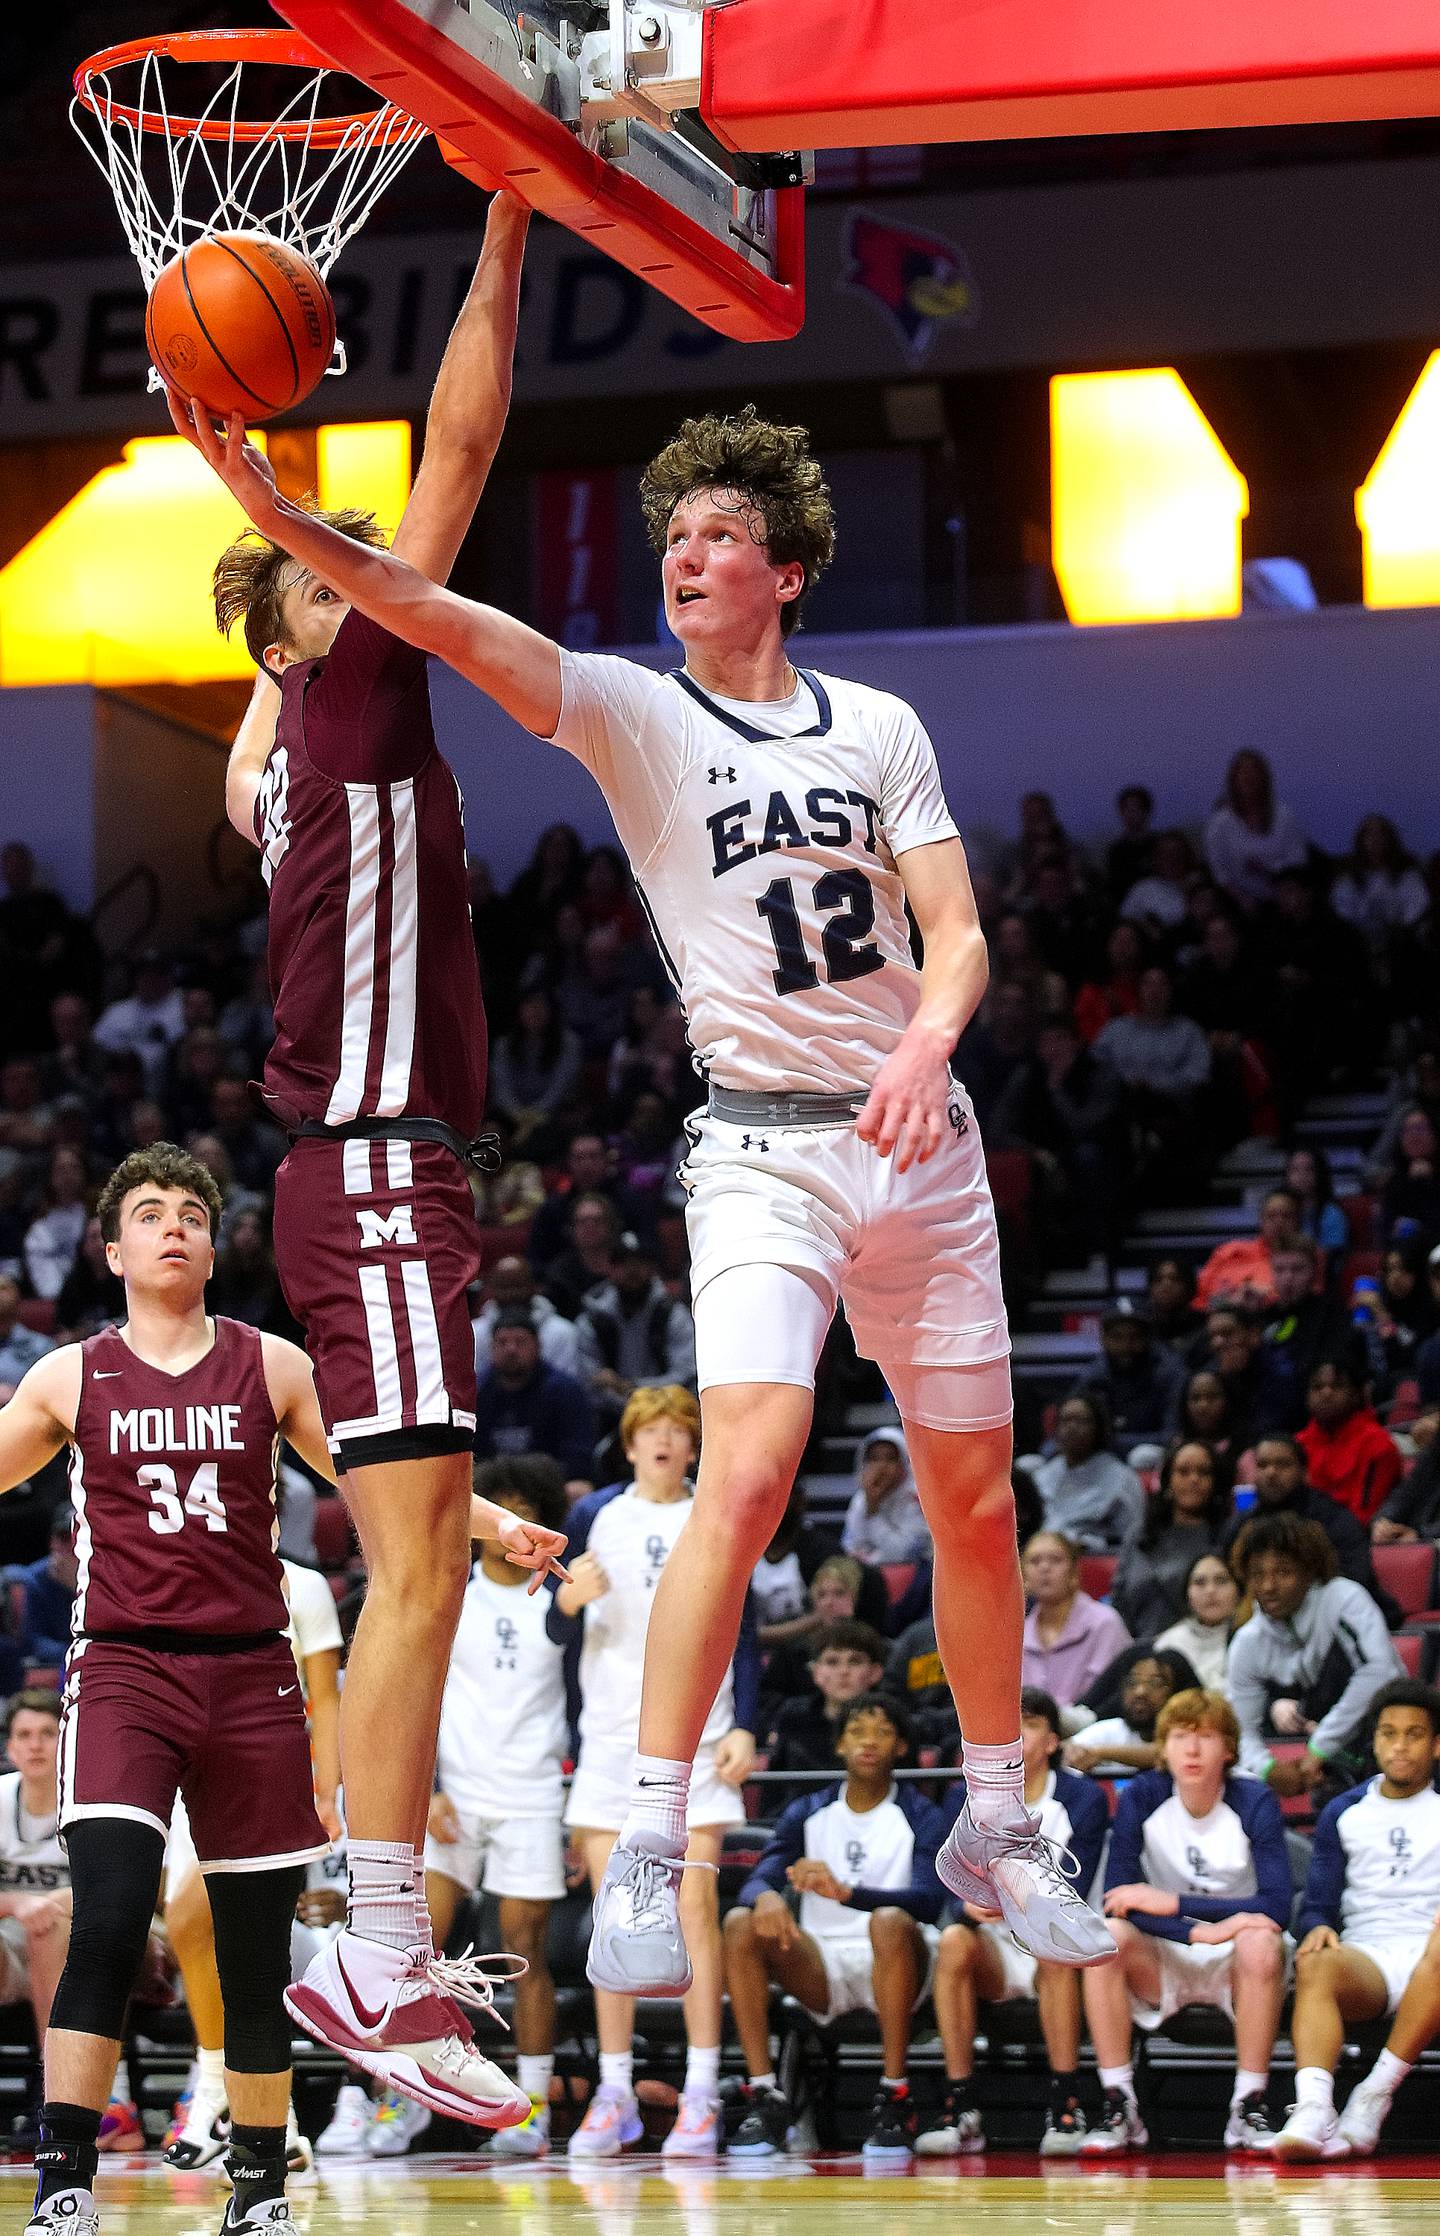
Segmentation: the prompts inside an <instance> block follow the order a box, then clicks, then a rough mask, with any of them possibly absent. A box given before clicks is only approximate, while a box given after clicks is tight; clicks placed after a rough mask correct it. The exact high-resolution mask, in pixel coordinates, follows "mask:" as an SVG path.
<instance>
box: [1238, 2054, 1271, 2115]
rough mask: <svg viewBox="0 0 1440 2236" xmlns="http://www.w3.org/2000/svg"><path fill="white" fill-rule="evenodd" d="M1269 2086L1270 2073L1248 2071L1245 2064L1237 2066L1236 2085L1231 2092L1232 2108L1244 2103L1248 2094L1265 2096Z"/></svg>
mask: <svg viewBox="0 0 1440 2236" xmlns="http://www.w3.org/2000/svg"><path fill="white" fill-rule="evenodd" d="M1269 2086H1270V2076H1269V2074H1268V2073H1248V2072H1247V2071H1246V2070H1245V2067H1244V2066H1243V2065H1241V2066H1237V2067H1236V2069H1235V2086H1234V2088H1233V2089H1232V2090H1231V2092H1230V2105H1231V2109H1232V2110H1233V2109H1234V2107H1235V2106H1236V2105H1237V2104H1243V2103H1244V2101H1245V2099H1246V2097H1247V2096H1263V2095H1264V2094H1265V2091H1266V2089H1267V2088H1268V2087H1269Z"/></svg>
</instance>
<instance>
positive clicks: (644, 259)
mask: <svg viewBox="0 0 1440 2236" xmlns="http://www.w3.org/2000/svg"><path fill="white" fill-rule="evenodd" d="M277 5H278V9H279V13H280V14H281V15H283V16H285V17H286V18H287V19H288V21H289V22H290V23H291V24H293V25H294V27H295V29H296V30H297V31H299V32H300V33H302V35H303V36H304V37H305V38H306V39H307V40H308V41H309V42H310V43H311V44H313V45H314V46H315V47H317V48H319V49H320V51H321V52H322V53H324V54H326V55H327V56H329V57H330V58H331V60H332V61H334V62H335V63H336V64H337V65H338V66H339V67H340V68H341V69H343V70H346V71H348V72H349V73H350V74H351V75H352V76H354V77H356V78H359V79H360V80H361V81H362V82H363V83H365V84H366V85H369V86H373V87H374V89H375V91H376V92H377V93H378V94H379V95H381V97H382V98H383V99H384V100H386V101H387V102H391V103H393V104H394V105H395V107H397V108H398V109H400V110H402V111H404V112H405V113H406V114H407V115H409V116H411V117H415V118H417V119H418V120H419V121H420V123H422V124H425V125H428V126H429V128H430V129H431V131H432V132H434V134H435V135H436V138H437V140H438V141H439V143H440V147H441V150H442V152H443V154H444V155H445V158H446V160H447V162H449V163H451V164H453V165H454V166H455V167H456V168H457V169H458V170H460V171H463V172H468V173H469V174H470V175H471V176H473V177H474V178H475V179H476V180H477V181H478V183H480V184H481V185H483V186H486V187H492V186H496V185H504V186H507V187H509V188H510V189H511V190H512V191H513V192H515V193H516V194H518V195H520V196H521V197H522V199H523V200H525V201H527V202H529V203H530V204H531V206H532V207H533V208H535V209H537V210H541V211H543V212H544V213H545V215H546V216H548V217H552V218H555V219H556V220H558V222H559V223H560V224H562V225H566V226H569V227H570V228H571V230H572V231H574V232H576V233H578V234H580V235H581V236H582V237H583V238H584V239H586V240H588V241H590V242H592V243H593V244H594V246H595V247H596V248H597V249H600V250H603V251H604V253H605V254H606V255H609V256H612V257H614V258H615V260H616V261H617V262H618V263H621V264H624V265H627V266H628V267H629V268H630V269H631V270H632V271H635V272H638V273H639V274H640V275H641V276H642V277H643V278H644V279H646V280H647V281H648V282H649V283H650V285H651V286H653V287H655V288H657V289H658V290H659V291H660V293H661V294H663V295H668V296H669V297H670V298H671V300H672V301H674V302H676V303H679V304H680V305H682V307H683V308H684V309H685V310H687V311H689V312H691V313H692V314H693V315H694V316H695V317H696V318H698V319H700V320H702V321H703V322H704V324H706V325H707V326H711V327H713V328H714V329H715V330H716V331H717V332H719V333H722V334H726V335H729V336H730V337H731V338H732V339H734V340H737V341H782V340H785V339H787V338H788V337H789V336H790V335H792V334H794V333H797V332H798V331H799V328H800V325H801V322H802V320H803V317H804V189H803V184H802V177H803V169H802V161H801V158H800V157H799V156H798V155H790V154H778V155H776V154H766V155H761V156H754V155H736V154H734V153H733V152H730V151H727V150H726V149H724V148H722V147H721V146H720V144H719V142H718V141H717V140H716V139H714V137H713V136H712V135H711V133H710V131H709V129H708V128H707V127H706V126H705V125H704V124H703V123H702V122H701V120H700V117H699V114H698V103H699V89H700V74H701V58H702V38H703V31H704V19H705V17H706V16H707V15H708V14H709V13H711V12H712V11H711V8H710V7H709V6H708V5H707V4H706V0H653V4H651V0H644V4H643V5H640V6H636V5H635V4H633V0H631V4H629V5H627V4H626V0H534V4H533V5H529V4H526V0H277Z"/></svg>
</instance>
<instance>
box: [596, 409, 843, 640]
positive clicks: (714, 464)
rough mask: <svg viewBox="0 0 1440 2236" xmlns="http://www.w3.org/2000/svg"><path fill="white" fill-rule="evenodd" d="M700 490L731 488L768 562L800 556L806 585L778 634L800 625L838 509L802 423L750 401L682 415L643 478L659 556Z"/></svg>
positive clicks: (824, 563) (643, 499) (830, 554)
mask: <svg viewBox="0 0 1440 2236" xmlns="http://www.w3.org/2000/svg"><path fill="white" fill-rule="evenodd" d="M701 489H733V490H735V491H737V492H738V494H739V495H740V496H741V497H742V498H743V499H744V500H745V507H746V511H747V513H748V515H749V519H748V522H747V525H748V526H749V529H750V533H751V535H752V536H753V537H754V539H755V541H756V543H758V544H763V546H764V548H765V550H766V552H767V553H768V555H769V558H770V560H771V562H772V564H773V565H775V566H777V567H783V566H788V565H789V564H790V562H791V560H794V559H798V560H799V562H800V564H801V566H802V567H803V568H804V569H805V587H804V589H803V590H802V591H801V593H800V595H799V597H798V598H793V599H792V600H791V601H790V603H789V604H788V605H787V606H785V607H783V608H782V610H781V614H780V628H781V631H782V634H784V635H785V636H787V637H788V636H789V635H790V633H791V631H792V630H794V629H796V628H798V626H799V622H800V608H801V606H802V605H803V604H804V602H805V599H806V598H807V597H808V595H809V593H810V592H811V591H812V590H813V589H814V587H815V585H816V583H817V582H818V581H819V579H820V577H821V575H822V574H823V573H824V571H825V569H826V568H827V567H828V566H829V564H830V561H831V560H832V559H833V558H834V556H835V513H834V509H833V507H832V506H831V503H830V491H829V488H828V486H827V485H826V481H825V477H824V475H823V474H822V473H821V471H820V467H819V464H818V462H817V461H816V460H815V459H814V458H812V457H811V455H810V437H809V435H808V433H807V432H806V430H805V429H804V428H803V427H781V426H777V425H776V423H775V422H774V421H773V420H769V419H762V418H761V417H760V415H759V413H758V412H757V411H756V409H755V406H754V405H753V404H747V405H746V406H745V408H744V410H743V411H740V412H737V413H736V414H735V416H734V417H733V418H731V419H725V418H722V417H721V416H720V415H719V414H718V413H716V412H707V413H706V414H705V417H704V418H703V419H687V420H685V421H684V422H683V423H682V425H681V427H680V429H679V431H678V433H677V434H676V435H675V436H674V437H673V438H672V440H671V441H669V442H668V443H667V444H666V445H665V448H664V449H663V450H662V451H661V452H660V454H659V456H658V457H655V458H652V459H651V461H650V463H649V465H648V466H647V467H646V468H645V472H644V474H643V475H642V477H641V481H640V503H641V506H642V508H643V510H644V513H645V525H646V527H647V529H648V530H649V533H650V542H651V544H652V546H653V547H654V549H655V550H656V551H657V552H660V553H663V552H664V549H665V539H666V536H667V534H668V532H669V527H670V515H671V514H672V513H673V512H674V510H675V507H676V506H677V505H678V504H680V503H681V502H683V500H684V499H685V498H686V497H693V496H694V495H695V493H696V491H697V490H701Z"/></svg>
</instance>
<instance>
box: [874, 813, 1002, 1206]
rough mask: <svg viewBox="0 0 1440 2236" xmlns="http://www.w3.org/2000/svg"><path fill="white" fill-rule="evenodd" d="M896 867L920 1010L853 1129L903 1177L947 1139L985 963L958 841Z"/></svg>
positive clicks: (927, 849)
mask: <svg viewBox="0 0 1440 2236" xmlns="http://www.w3.org/2000/svg"><path fill="white" fill-rule="evenodd" d="M895 866H896V868H897V869H898V870H899V872H900V881H901V883H902V884H903V886H904V887H905V898H906V899H907V900H908V902H909V903H910V907H911V910H912V911H913V913H914V917H915V921H916V923H917V924H918V925H919V927H920V937H921V939H922V940H923V941H924V943H925V959H924V962H923V964H922V965H921V970H920V1007H919V1008H918V1009H917V1010H916V1012H915V1015H914V1016H913V1017H912V1018H911V1020H910V1022H909V1024H908V1025H907V1026H906V1028H905V1030H904V1032H903V1033H902V1034H901V1036H900V1042H899V1046H898V1047H897V1048H896V1049H895V1050H894V1052H893V1053H892V1054H891V1055H890V1056H888V1057H887V1058H886V1060H885V1062H884V1063H883V1064H882V1065H881V1067H880V1069H879V1071H878V1073H877V1074H876V1077H875V1084H874V1086H873V1087H872V1088H871V1090H870V1097H869V1100H868V1101H867V1103H866V1105H865V1108H864V1109H863V1110H862V1111H861V1113H860V1116H859V1118H858V1119H857V1120H856V1127H855V1130H856V1132H857V1133H858V1134H859V1135H860V1137H861V1139H862V1140H864V1141H868V1142H870V1143H872V1144H873V1146H874V1147H875V1148H876V1149H878V1150H879V1152H880V1155H881V1156H882V1157H888V1156H889V1155H890V1154H891V1152H892V1150H894V1151H896V1166H897V1169H898V1170H899V1171H901V1172H904V1171H905V1170H906V1169H907V1167H908V1166H910V1165H912V1164H914V1163H915V1162H916V1161H917V1160H918V1161H919V1162H920V1163H922V1164H923V1163H924V1161H925V1159H926V1158H927V1157H933V1156H934V1154H935V1152H936V1150H937V1149H938V1148H939V1147H940V1145H941V1143H942V1142H943V1141H944V1139H945V1134H946V1129H947V1126H948V1123H949V1121H948V1118H947V1115H946V1104H947V1101H948V1099H949V1093H950V1058H951V1055H952V1054H953V1052H954V1048H955V1043H956V1041H957V1040H958V1039H959V1038H960V1035H961V1033H962V1032H963V1031H964V1030H965V1027H966V1026H967V1025H968V1024H969V1022H970V1020H971V1018H972V1017H973V1016H974V1014H975V1012H976V1010H977V1009H978V1008H979V1006H980V997H981V995H982V994H983V993H984V991H985V986H986V982H987V980H988V979H989V976H990V963H989V958H988V956H987V954H986V950H985V935H984V933H983V932H982V931H981V929H980V915H979V911H978V910H977V908H976V906H975V894H974V891H973V889H972V887H971V884H970V871H969V867H968V865H967V863H966V860H965V849H964V847H963V846H962V845H961V843H960V841H959V839H958V838H952V839H937V840H936V841H935V842H934V844H933V845H930V846H913V847H911V848H910V849H909V850H908V852H906V853H904V854H901V855H900V856H899V857H898V859H897V861H896V864H895Z"/></svg>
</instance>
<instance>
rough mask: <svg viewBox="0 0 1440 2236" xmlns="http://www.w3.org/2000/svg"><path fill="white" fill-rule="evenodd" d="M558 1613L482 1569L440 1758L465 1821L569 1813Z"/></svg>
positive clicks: (447, 1700)
mask: <svg viewBox="0 0 1440 2236" xmlns="http://www.w3.org/2000/svg"><path fill="white" fill-rule="evenodd" d="M516 1574H517V1575H519V1574H520V1571H519V1570H518V1569H517V1570H516ZM549 1607H550V1602H549V1599H548V1598H547V1597H546V1595H545V1593H544V1592H536V1593H535V1594H534V1595H533V1596H532V1595H531V1594H530V1593H529V1592H527V1591H526V1590H525V1588H524V1586H523V1584H514V1585H512V1584H496V1583H494V1582H492V1580H491V1578H490V1577H488V1576H487V1575H486V1574H485V1571H484V1569H483V1568H482V1567H481V1566H480V1564H479V1563H478V1562H477V1563H476V1565H475V1571H474V1574H473V1575H472V1576H471V1578H470V1582H469V1583H468V1584H467V1585H466V1587H465V1598H464V1601H463V1603H462V1605H461V1609H460V1627H459V1629H458V1630H457V1631H456V1633H455V1644H454V1647H453V1648H452V1650H451V1655H450V1672H449V1675H448V1676H447V1677H446V1680H445V1697H444V1700H443V1703H442V1705H441V1709H440V1754H439V1775H440V1790H441V1792H442V1793H445V1794H448V1796H449V1798H450V1799H451V1800H452V1801H453V1802H454V1804H455V1806H456V1808H457V1809H458V1810H459V1811H460V1814H461V1815H462V1816H463V1817H557V1818H558V1816H559V1815H560V1811H561V1809H562V1807H563V1806H564V1799H565V1795H564V1787H563V1784H562V1778H561V1768H562V1765H563V1763H564V1760H565V1754H566V1749H567V1744H568V1739H569V1732H568V1728H567V1725H566V1720H565V1669H564V1659H565V1656H564V1648H563V1647H560V1646H557V1645H556V1644H555V1643H554V1642H553V1640H551V1639H550V1638H548V1637H547V1636H546V1632H545V1617H546V1615H547V1613H548V1612H549Z"/></svg>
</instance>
